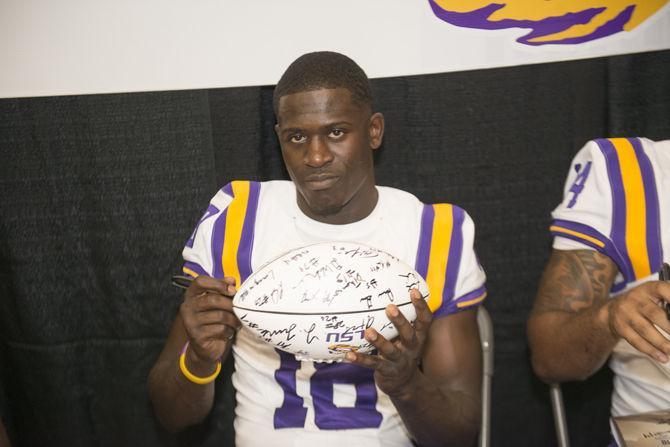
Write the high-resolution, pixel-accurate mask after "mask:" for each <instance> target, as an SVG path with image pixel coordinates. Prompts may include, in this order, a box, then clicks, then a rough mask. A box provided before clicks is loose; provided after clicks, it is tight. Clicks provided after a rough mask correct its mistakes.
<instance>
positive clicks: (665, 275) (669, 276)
mask: <svg viewBox="0 0 670 447" xmlns="http://www.w3.org/2000/svg"><path fill="white" fill-rule="evenodd" d="M658 280H659V281H668V282H670V265H668V264H667V263H665V262H664V263H663V266H662V267H661V271H660V272H658ZM663 309H665V313H666V315H667V317H668V321H670V303H668V302H667V301H665V300H663Z"/></svg>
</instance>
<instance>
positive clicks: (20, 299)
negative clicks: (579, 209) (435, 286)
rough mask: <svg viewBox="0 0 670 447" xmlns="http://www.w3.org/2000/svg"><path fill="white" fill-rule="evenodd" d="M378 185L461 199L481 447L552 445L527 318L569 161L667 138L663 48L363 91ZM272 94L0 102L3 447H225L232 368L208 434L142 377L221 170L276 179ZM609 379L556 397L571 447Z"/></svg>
mask: <svg viewBox="0 0 670 447" xmlns="http://www.w3.org/2000/svg"><path fill="white" fill-rule="evenodd" d="M373 87H374V90H375V94H376V96H377V104H376V105H377V109H378V110H379V111H381V112H383V113H384V115H385V116H386V120H387V129H386V137H385V140H384V145H383V148H382V150H381V152H380V153H379V154H378V156H377V176H378V183H379V184H382V185H390V186H395V187H398V188H402V189H405V190H408V191H410V192H412V193H414V194H416V195H417V196H418V197H419V198H420V199H422V200H423V201H426V202H433V201H449V202H453V203H457V204H459V205H461V206H463V207H464V208H465V209H467V210H468V211H469V213H470V214H471V215H472V217H473V218H474V220H475V222H476V224H477V241H476V244H477V249H478V252H479V255H480V258H481V262H482V264H483V265H484V268H485V269H486V271H487V274H488V278H489V279H488V288H489V291H490V294H489V299H488V301H487V303H486V306H487V308H488V309H489V311H490V313H491V314H492V317H493V320H494V325H495V376H494V382H493V408H492V422H493V427H492V441H493V442H492V444H493V445H494V446H515V447H517V446H552V445H555V434H554V427H553V421H552V418H551V409H550V406H549V395H548V388H547V387H546V386H545V385H544V384H542V383H541V382H539V381H538V380H537V379H536V378H534V376H533V373H532V371H531V368H530V365H529V361H528V348H527V344H526V339H525V322H526V318H527V315H528V312H529V310H530V306H531V303H532V300H533V297H534V293H535V290H536V285H537V282H538V278H539V276H540V273H541V269H542V267H543V265H544V263H545V261H546V259H547V256H548V253H549V249H550V237H549V235H548V231H547V226H548V223H549V220H550V216H549V212H550V211H551V210H552V209H553V207H554V206H555V205H556V204H557V203H558V202H559V200H560V198H561V191H562V187H563V181H564V177H565V175H566V172H567V169H568V167H569V163H570V160H571V158H572V156H573V155H574V153H575V152H576V151H577V150H578V149H579V148H580V147H581V146H582V145H583V144H584V143H585V142H586V141H587V140H589V139H592V138H596V137H602V136H647V137H649V138H652V139H665V138H670V51H662V52H651V53H643V54H635V55H626V56H618V57H611V58H601V59H590V60H582V61H571V62H561V63H552V64H541V65H531V66H522V67H512V68H501V69H490V70H481V71H472V72H459V73H446V74H436V75H426V76H414V77H399V78H388V79H378V80H374V81H373ZM273 124H274V118H273V114H272V87H250V88H229V89H211V90H193V91H173V92H152V93H133V94H114V95H90V96H69V97H48V98H25V99H2V100H0V154H1V156H2V158H1V162H0V166H1V167H0V186H1V191H2V194H1V195H0V378H1V381H0V416H2V418H3V419H4V421H5V424H6V425H8V428H9V432H10V435H11V437H12V440H13V443H14V445H15V446H46V445H48V446H90V445H98V446H119V445H127V446H159V445H203V446H210V445H211V446H214V445H217V446H221V445H233V432H232V428H231V426H230V419H229V418H227V417H225V416H224V415H223V409H224V408H225V407H226V406H231V405H233V403H232V399H233V396H232V393H231V389H230V383H229V374H230V371H231V370H232V368H233V366H232V365H230V364H229V365H227V366H226V368H225V370H226V374H225V376H224V377H223V380H220V381H219V387H218V390H219V393H218V396H220V399H218V400H217V405H216V408H215V410H214V412H213V414H212V415H211V417H210V418H209V419H208V421H207V422H206V423H205V424H204V426H203V427H198V428H196V429H194V430H191V431H190V432H188V433H185V434H183V435H181V436H179V437H173V436H171V435H168V434H166V433H164V432H163V431H162V430H161V429H160V428H159V426H158V425H157V423H156V422H155V420H154V418H153V415H152V412H151V408H150V405H149V402H148V398H147V392H146V377H147V374H148V371H149V369H150V367H151V366H152V364H153V363H154V361H155V360H156V358H157V356H158V353H159V351H160V349H161V348H162V345H163V341H164V339H165V336H166V335H167V331H168V328H169V325H170V323H171V321H172V319H173V318H174V315H175V313H176V311H177V308H178V306H179V303H180V299H181V294H180V292H179V291H178V290H176V289H175V288H174V287H172V286H171V285H170V276H171V275H172V274H174V273H176V272H178V271H179V269H180V265H181V248H182V246H183V244H184V242H185V240H186V239H187V237H188V236H189V234H190V232H191V230H192V227H193V226H194V224H195V223H196V221H197V219H198V218H199V216H200V215H201V213H202V212H203V210H204V209H205V207H206V205H207V203H208V201H209V199H210V197H211V196H212V195H213V194H214V193H215V192H216V191H217V189H218V188H220V187H221V186H222V185H223V184H225V183H226V182H228V181H230V180H233V179H237V178H240V179H254V180H268V179H277V178H286V173H285V170H284V168H283V166H282V162H281V158H280V153H279V149H278V144H277V141H276V138H275V136H274V133H273V129H272V126H273ZM610 382H611V377H610V374H609V372H608V371H607V370H604V371H603V372H602V373H599V374H598V375H596V376H595V377H593V378H591V379H589V380H588V381H586V382H585V383H580V384H576V383H575V384H568V385H565V386H564V393H565V397H566V406H567V412H568V420H569V426H570V430H571V433H570V434H571V438H572V443H573V446H589V447H590V446H605V445H606V443H607V440H608V436H609V429H608V422H607V420H608V407H609V392H610V388H611V385H610Z"/></svg>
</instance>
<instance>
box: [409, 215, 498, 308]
mask: <svg viewBox="0 0 670 447" xmlns="http://www.w3.org/2000/svg"><path fill="white" fill-rule="evenodd" d="M464 219H465V212H464V211H463V210H462V209H461V208H459V207H457V206H454V205H451V204H446V203H440V204H435V205H424V207H423V213H422V216H421V235H420V237H419V247H418V250H417V256H416V263H415V268H416V271H417V272H418V273H419V274H420V275H421V276H423V277H424V278H425V279H426V283H427V284H428V290H429V291H430V297H429V298H428V307H429V308H430V310H431V312H433V314H434V315H436V316H438V315H445V314H449V313H453V312H456V311H458V310H460V309H464V308H466V307H470V306H474V305H477V304H479V303H480V302H482V301H483V300H484V298H485V297H486V290H485V289H484V287H481V288H480V289H477V290H475V291H474V292H477V293H474V292H470V293H468V294H466V295H464V296H462V297H459V298H458V299H456V300H454V295H455V289H456V282H457V280H458V275H459V269H460V267H461V258H462V255H463V221H464ZM473 293H474V295H473Z"/></svg>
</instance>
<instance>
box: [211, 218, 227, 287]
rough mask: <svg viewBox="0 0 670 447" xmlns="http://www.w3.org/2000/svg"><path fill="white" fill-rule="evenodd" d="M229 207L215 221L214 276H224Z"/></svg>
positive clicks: (220, 277)
mask: <svg viewBox="0 0 670 447" xmlns="http://www.w3.org/2000/svg"><path fill="white" fill-rule="evenodd" d="M227 216H228V209H225V210H224V211H223V213H221V215H220V216H219V217H217V218H216V221H215V222H214V228H213V231H212V276H213V277H214V278H218V279H222V278H223V265H222V264H221V256H223V239H224V237H225V234H226V217H227Z"/></svg>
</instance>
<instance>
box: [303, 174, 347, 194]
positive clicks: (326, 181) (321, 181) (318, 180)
mask: <svg viewBox="0 0 670 447" xmlns="http://www.w3.org/2000/svg"><path fill="white" fill-rule="evenodd" d="M339 180H340V178H339V177H338V176H336V175H330V174H323V175H313V176H311V177H307V179H305V186H307V188H308V189H311V190H312V191H319V190H322V189H328V188H330V187H331V186H333V185H334V184H335V183H337V182H338V181H339Z"/></svg>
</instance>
